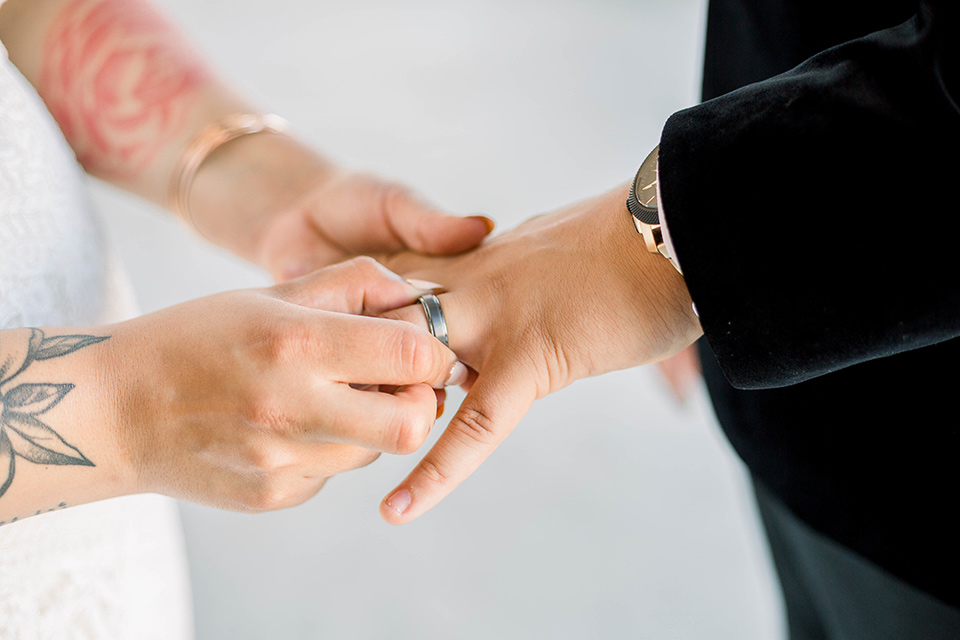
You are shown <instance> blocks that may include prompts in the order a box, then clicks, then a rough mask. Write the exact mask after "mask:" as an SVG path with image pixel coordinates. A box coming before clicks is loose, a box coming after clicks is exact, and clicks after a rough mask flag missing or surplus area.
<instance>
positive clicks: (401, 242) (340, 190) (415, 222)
mask: <svg viewBox="0 0 960 640" xmlns="http://www.w3.org/2000/svg"><path fill="white" fill-rule="evenodd" d="M491 230H493V222H492V221H491V220H490V219H489V218H486V217H483V216H472V217H466V218H460V217H456V216H452V215H449V214H446V213H443V212H441V211H439V210H438V209H436V208H435V207H433V206H431V205H430V204H428V203H426V202H425V201H424V200H422V199H421V198H420V197H419V196H418V195H416V194H415V193H414V192H412V191H411V190H409V189H407V188H406V187H402V186H400V185H398V184H395V183H390V182H386V181H383V180H379V179H377V178H375V177H373V176H369V175H365V174H357V173H349V172H336V173H335V174H334V175H333V176H331V177H329V178H328V179H327V180H325V181H324V182H321V183H319V184H318V185H316V186H315V187H314V188H312V189H310V191H309V192H308V193H307V194H306V195H305V196H304V197H303V198H302V199H301V200H300V201H299V202H297V203H295V204H294V205H293V206H292V207H291V208H290V209H288V210H286V211H283V212H281V213H279V214H277V215H276V216H274V219H273V220H272V221H271V223H270V225H269V227H268V228H266V229H265V230H264V233H263V237H262V240H261V244H260V256H259V258H258V261H259V262H260V263H261V264H264V265H266V266H267V268H268V270H269V271H270V273H271V274H272V275H273V277H274V278H275V279H276V280H278V281H283V280H286V279H289V278H293V277H297V276H299V275H302V274H304V273H309V272H310V271H313V270H314V269H317V268H320V267H323V266H325V265H328V264H332V263H335V262H339V261H341V260H344V259H346V258H349V257H352V256H355V255H366V254H373V253H393V252H397V251H401V250H407V251H416V252H420V253H425V254H438V255H444V254H453V253H460V252H463V251H466V250H468V249H472V248H473V247H475V246H476V245H477V244H479V243H480V242H481V241H482V240H483V238H484V237H485V236H486V235H487V234H488V233H489V232H490V231H491Z"/></svg>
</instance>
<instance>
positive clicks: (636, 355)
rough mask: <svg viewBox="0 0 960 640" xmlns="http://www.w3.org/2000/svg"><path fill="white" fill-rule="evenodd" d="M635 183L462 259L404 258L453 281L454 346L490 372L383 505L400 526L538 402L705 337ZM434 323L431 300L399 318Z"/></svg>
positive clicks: (407, 265)
mask: <svg viewBox="0 0 960 640" xmlns="http://www.w3.org/2000/svg"><path fill="white" fill-rule="evenodd" d="M626 198H627V187H626V186H624V187H621V188H618V189H616V190H614V191H611V192H609V193H607V194H604V195H602V196H599V197H596V198H593V199H591V200H587V201H585V202H581V203H577V204H574V205H572V206H570V207H567V208H565V209H563V210H560V211H558V212H556V213H553V214H549V215H544V216H539V217H537V218H534V219H532V220H529V221H527V222H526V223H524V224H522V225H520V226H519V227H517V228H516V229H514V230H512V231H509V232H507V233H504V234H502V235H500V236H498V237H496V238H493V239H490V240H488V241H486V242H485V243H484V244H483V245H482V246H481V247H480V248H478V249H477V250H475V251H472V252H470V253H467V254H463V255H461V256H455V257H452V258H446V259H444V258H424V257H422V256H413V255H401V256H396V257H394V258H393V259H390V260H388V264H390V266H391V267H392V268H393V269H394V270H395V271H397V272H399V273H404V274H407V275H409V276H411V277H415V278H423V279H425V280H431V281H434V282H439V283H442V284H443V285H444V286H445V287H446V288H447V292H446V293H443V294H441V295H440V296H439V298H440V301H441V303H442V306H443V310H444V315H445V317H446V322H447V329H448V333H449V340H450V346H451V348H452V349H453V350H454V351H455V352H456V353H457V354H458V356H459V357H460V359H461V360H462V361H463V362H465V363H467V364H468V365H470V366H471V367H472V368H473V369H475V370H476V371H478V372H479V376H478V377H477V378H476V380H475V382H473V384H472V387H471V388H470V391H469V394H468V395H467V398H466V400H464V402H463V405H462V406H461V407H460V409H459V411H458V412H457V414H456V416H455V417H454V418H453V419H452V420H451V422H450V425H449V426H448V427H447V430H446V432H445V433H444V434H443V435H442V436H441V438H440V439H439V440H438V442H437V443H436V445H435V446H434V447H433V448H432V449H431V450H430V451H429V452H428V453H427V454H426V455H425V456H424V458H423V459H422V460H421V461H420V463H419V464H418V465H417V467H416V469H414V470H413V472H412V473H411V474H410V475H409V476H408V477H407V478H406V480H404V481H403V482H402V483H401V484H400V486H399V487H397V489H395V490H394V491H393V492H391V493H390V494H389V495H388V497H387V498H386V499H385V500H384V502H383V504H381V509H380V512H381V515H382V516H383V517H384V518H385V519H386V520H387V521H389V522H392V523H396V524H400V523H405V522H409V521H410V520H412V519H414V518H416V517H418V516H420V515H421V514H423V513H424V512H425V511H427V510H428V509H430V508H431V507H433V506H434V505H435V504H437V503H438V502H439V501H440V500H442V499H443V498H444V496H446V495H447V494H448V493H450V492H451V491H452V490H453V489H454V488H455V487H456V486H457V485H458V484H459V483H460V482H462V481H463V480H464V479H466V478H467V476H469V475H470V474H471V473H472V472H473V471H474V470H475V469H476V468H477V467H478V466H479V465H480V464H481V463H482V462H483V460H484V459H485V458H486V457H487V456H488V455H490V453H491V452H492V451H493V450H494V448H496V446H497V445H498V444H499V443H500V442H501V441H502V440H503V439H504V438H505V437H506V436H507V435H508V434H509V433H510V431H511V430H512V429H513V427H514V426H515V425H516V424H517V423H518V422H519V421H520V419H521V418H522V417H523V415H524V413H526V411H527V409H528V408H529V407H530V405H531V403H532V402H533V401H534V400H536V399H537V398H540V397H543V396H545V395H547V394H548V393H551V392H553V391H556V390H558V389H561V388H563V387H565V386H567V385H568V384H570V383H571V382H573V381H574V380H577V379H579V378H583V377H586V376H594V375H599V374H601V373H604V372H607V371H612V370H615V369H623V368H627V367H632V366H636V365H639V364H644V363H648V362H654V361H657V360H662V359H663V358H666V357H668V356H670V355H672V354H674V353H677V352H678V351H680V350H681V349H682V348H684V347H685V346H687V345H689V344H691V343H692V342H693V341H694V340H695V339H696V338H697V337H698V336H699V335H700V333H701V330H700V326H699V323H698V322H697V319H696V316H695V315H694V313H693V311H692V308H691V307H692V303H691V300H690V297H689V294H688V293H687V290H686V287H685V286H684V283H683V279H682V278H681V277H680V275H679V274H678V273H677V272H676V271H675V270H674V268H673V267H672V266H671V265H670V263H669V262H668V261H667V260H665V259H664V258H663V257H661V256H659V255H652V254H650V253H648V252H647V250H646V249H645V248H644V245H643V242H642V240H641V238H640V236H639V235H638V234H637V232H636V229H635V228H634V226H633V223H632V222H631V218H630V214H629V212H628V211H627V209H626V206H625V205H624V202H625V201H626ZM387 315H388V316H389V317H395V318H399V319H402V320H406V321H408V322H412V323H415V324H417V325H419V326H422V327H426V322H425V319H424V314H423V312H422V311H421V310H420V308H419V306H411V307H406V308H404V309H400V310H397V311H395V312H391V313H388V314H387Z"/></svg>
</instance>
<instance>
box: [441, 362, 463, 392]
mask: <svg viewBox="0 0 960 640" xmlns="http://www.w3.org/2000/svg"><path fill="white" fill-rule="evenodd" d="M466 381H467V366H466V365H465V364H463V363H462V362H460V361H459V360H458V361H456V362H454V363H453V366H452V367H450V375H449V376H447V382H446V383H445V384H444V386H446V387H456V386H457V385H461V384H463V383H464V382H466Z"/></svg>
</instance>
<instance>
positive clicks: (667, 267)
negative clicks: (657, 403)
mask: <svg viewBox="0 0 960 640" xmlns="http://www.w3.org/2000/svg"><path fill="white" fill-rule="evenodd" d="M630 187H631V185H630V184H626V185H622V186H621V187H618V188H617V189H616V190H615V191H614V192H613V197H612V198H611V200H610V204H611V206H610V207H609V209H608V210H607V211H606V216H607V222H608V227H609V231H610V243H611V245H612V246H613V247H614V250H613V251H610V252H608V254H607V255H608V259H609V260H611V261H613V262H614V263H615V264H613V265H612V267H611V268H612V269H613V270H614V271H615V272H616V273H617V274H618V276H619V280H620V283H621V286H623V287H624V288H625V290H627V291H632V292H633V293H634V295H632V296H629V297H628V298H627V300H629V301H631V302H632V304H633V305H634V314H633V316H632V317H635V318H637V319H638V325H637V326H636V327H634V330H635V331H638V332H643V333H645V334H646V336H647V338H648V339H649V341H650V344H649V345H648V346H647V347H646V348H645V349H644V351H645V352H646V355H645V357H644V362H643V363H647V362H652V361H657V360H662V359H664V358H667V357H669V356H671V355H673V354H675V353H677V352H679V351H681V350H682V349H683V348H685V347H686V346H688V345H690V344H691V343H692V342H694V341H695V340H696V339H697V338H699V337H700V336H701V335H702V334H703V330H702V329H701V327H700V321H699V318H698V317H697V315H696V313H695V312H694V309H693V301H692V300H691V298H690V293H689V291H688V290H687V286H686V281H685V280H684V278H683V276H682V275H681V274H680V272H679V271H678V270H677V268H676V265H675V264H674V263H673V262H672V261H671V260H669V259H668V258H667V257H665V256H664V255H663V254H662V253H660V252H659V251H651V250H650V249H649V247H648V243H647V242H646V239H645V238H644V237H643V236H642V234H641V233H639V232H638V229H637V227H636V225H635V223H634V220H635V218H634V216H633V215H632V213H631V212H630V210H629V209H628V208H627V205H626V197H627V196H628V195H629V193H630Z"/></svg>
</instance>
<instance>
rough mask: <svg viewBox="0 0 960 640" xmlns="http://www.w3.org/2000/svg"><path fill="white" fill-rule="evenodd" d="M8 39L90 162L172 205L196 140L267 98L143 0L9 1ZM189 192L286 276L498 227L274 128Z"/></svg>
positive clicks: (214, 161)
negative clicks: (181, 162)
mask: <svg viewBox="0 0 960 640" xmlns="http://www.w3.org/2000/svg"><path fill="white" fill-rule="evenodd" d="M0 40H2V41H3V43H4V45H5V46H6V47H7V49H8V51H9V53H10V58H11V60H12V61H13V62H14V63H15V64H16V65H17V66H18V67H19V68H20V70H21V71H22V72H23V74H24V75H25V76H26V77H27V79H28V80H30V82H31V83H32V84H33V85H34V86H35V87H36V89H37V91H38V92H39V93H40V96H41V97H42V98H43V100H44V101H45V102H46V104H47V106H48V108H49V109H50V112H51V113H52V114H53V116H54V118H55V119H56V120H57V122H58V123H59V125H60V127H61V129H62V130H63V132H64V135H65V136H66V138H67V141H68V142H69V143H70V145H71V146H72V147H73V149H74V151H75V152H76V154H77V158H78V160H79V161H80V162H81V164H82V165H83V166H84V168H85V169H86V170H87V171H88V172H90V173H91V174H93V175H95V176H98V177H100V178H102V179H104V180H107V181H109V182H112V183H113V184H115V185H118V186H120V187H122V188H124V189H127V190H130V191H133V192H135V193H138V194H140V195H142V196H144V197H146V198H148V199H150V200H152V201H154V202H156V203H158V204H161V205H164V204H166V203H167V202H166V196H167V191H168V187H169V183H170V179H171V174H172V172H173V170H174V165H175V163H176V161H177V158H178V156H179V154H180V153H181V151H182V150H183V149H184V147H185V145H187V144H188V142H189V140H191V139H192V138H193V137H194V136H195V135H196V134H197V133H198V132H199V131H200V130H201V129H203V128H204V126H206V125H207V124H209V123H211V122H215V121H217V120H219V119H220V118H222V117H224V116H226V115H229V114H232V113H237V112H249V111H256V109H254V108H253V107H251V105H250V104H249V103H247V102H246V101H245V100H243V99H242V98H240V97H238V96H237V95H236V94H235V93H233V92H232V91H231V90H230V89H229V88H228V87H226V86H225V85H224V83H223V82H222V81H221V80H220V79H218V78H217V76H216V74H215V73H213V71H211V69H210V68H209V67H208V66H207V65H206V63H205V62H204V61H203V60H202V58H201V57H200V56H199V55H198V53H197V52H196V51H195V50H194V49H193V48H192V47H191V46H190V44H189V43H188V42H186V41H185V39H184V38H183V36H182V35H181V34H180V33H179V32H178V30H177V29H176V28H175V27H174V26H173V25H172V24H171V23H170V22H169V21H168V20H167V19H166V18H165V17H164V16H163V15H162V14H160V13H159V12H158V11H157V10H156V9H155V8H154V7H153V6H152V5H150V4H148V3H147V2H145V1H144V0H45V1H43V2H41V1H39V0H8V2H6V3H5V4H3V6H2V8H0ZM190 203H191V211H192V218H193V220H194V221H195V223H196V225H197V227H198V228H199V230H200V231H201V232H202V233H203V234H204V235H205V236H206V237H207V238H209V239H211V240H213V241H214V242H216V243H218V244H220V245H222V246H225V247H227V248H228V249H230V250H232V251H234V252H235V253H237V254H239V255H241V256H242V257H244V258H247V259H249V260H252V261H254V262H256V263H258V264H260V265H262V266H264V267H265V268H267V269H268V270H269V271H270V272H271V273H272V275H274V277H275V278H277V279H286V278H289V277H292V276H296V275H300V274H302V273H305V272H306V271H308V270H310V269H312V268H316V267H318V266H323V265H325V264H329V263H331V262H335V261H339V260H342V259H344V258H346V257H349V256H352V255H357V254H361V253H381V252H394V251H399V250H402V249H413V250H416V251H421V252H425V253H451V252H459V251H464V250H466V249H469V248H471V247H473V246H474V245H476V244H477V243H479V242H480V240H481V239H482V238H483V237H484V236H485V235H486V234H487V233H489V231H490V230H491V229H492V222H490V221H489V219H486V218H482V217H472V218H456V217H453V216H448V215H445V214H441V213H440V212H438V211H436V210H435V209H433V208H431V207H430V206H428V205H425V204H424V203H423V202H422V201H420V200H419V199H418V198H417V197H416V196H415V195H413V194H411V193H410V192H409V191H408V190H406V189H405V188H403V187H400V186H398V185H396V184H392V183H390V182H385V181H382V180H378V179H376V178H373V177H371V176H366V175H362V174H354V173H351V172H348V171H344V170H342V169H340V168H338V167H336V166H335V165H334V164H333V163H331V162H330V161H329V160H326V159H325V158H323V157H322V156H320V155H319V154H317V153H316V152H314V151H313V150H311V149H310V148H308V147H307V146H306V145H304V144H302V143H300V142H298V141H297V140H296V139H294V138H292V137H288V136H286V135H277V134H271V133H261V134H257V135H253V136H245V137H243V138H240V139H237V140H234V141H232V142H229V143H227V144H226V145H224V146H223V147H221V148H220V149H219V150H217V151H215V152H214V153H213V154H212V155H211V157H210V158H209V159H208V161H206V162H204V163H203V165H202V166H201V168H200V170H199V172H198V174H197V178H196V181H195V182H194V185H193V188H192V190H191V194H190Z"/></svg>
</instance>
